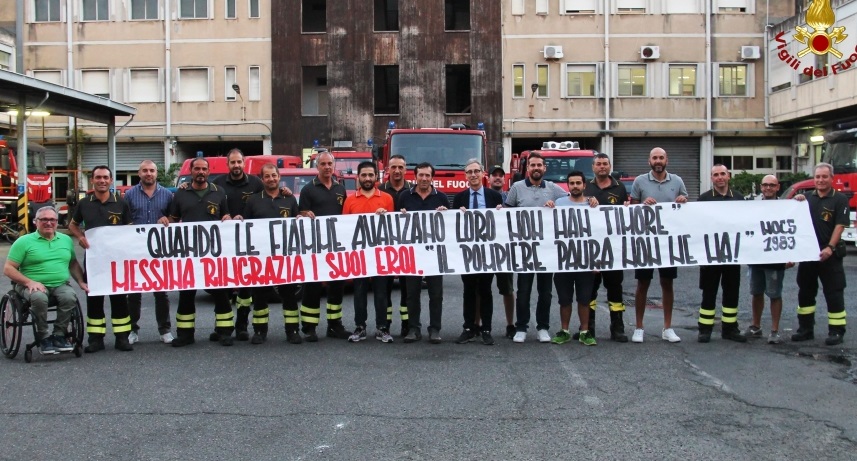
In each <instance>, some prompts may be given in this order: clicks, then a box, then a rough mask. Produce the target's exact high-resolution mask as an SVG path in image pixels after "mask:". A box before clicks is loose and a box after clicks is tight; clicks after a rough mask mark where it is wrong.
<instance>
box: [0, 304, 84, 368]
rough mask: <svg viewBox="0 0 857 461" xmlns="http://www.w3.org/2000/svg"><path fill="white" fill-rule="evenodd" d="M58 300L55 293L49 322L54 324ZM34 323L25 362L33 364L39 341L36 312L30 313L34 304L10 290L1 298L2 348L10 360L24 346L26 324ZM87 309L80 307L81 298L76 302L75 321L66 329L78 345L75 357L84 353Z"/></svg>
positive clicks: (72, 315) (75, 344) (49, 307)
mask: <svg viewBox="0 0 857 461" xmlns="http://www.w3.org/2000/svg"><path fill="white" fill-rule="evenodd" d="M56 306H57V300H56V299H55V298H54V297H53V296H51V297H50V299H49V300H48V325H51V324H53V323H54V321H55V320H56V316H55V315H54V318H53V319H51V316H50V313H51V312H53V313H56V311H57V307H56ZM27 325H31V326H32V327H33V342H32V343H29V344H25V346H26V350H24V361H25V362H27V363H30V362H32V361H33V348H34V347H36V346H38V344H39V341H38V340H37V339H36V338H37V337H38V335H37V332H36V322H35V318H34V316H33V314H32V313H31V312H30V304H29V302H27V301H25V300H24V299H23V298H21V296H20V295H19V294H18V293H17V292H16V291H15V290H14V289H11V290H9V291H8V292H7V293H6V294H5V295H3V298H2V299H0V351H2V352H3V355H5V356H6V358H8V359H14V358H15V356H17V355H18V351H19V349H20V348H21V338H22V337H23V333H24V327H25V326H27ZM83 333H84V326H83V312H82V311H81V309H80V301H78V302H77V303H76V304H75V307H74V310H72V313H71V321H70V322H69V325H68V331H66V334H65V336H66V339H68V341H69V342H70V343H71V344H72V346H74V349H73V350H72V352H73V353H74V355H75V357H80V356H81V355H83Z"/></svg>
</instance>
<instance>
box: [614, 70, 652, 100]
mask: <svg viewBox="0 0 857 461" xmlns="http://www.w3.org/2000/svg"><path fill="white" fill-rule="evenodd" d="M616 77H617V79H618V83H619V88H618V92H617V95H618V96H646V66H638V65H620V66H619V67H618V71H617V76H616Z"/></svg>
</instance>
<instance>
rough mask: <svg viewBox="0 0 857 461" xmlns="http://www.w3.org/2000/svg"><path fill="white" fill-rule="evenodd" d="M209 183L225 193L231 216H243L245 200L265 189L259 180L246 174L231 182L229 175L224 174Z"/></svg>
mask: <svg viewBox="0 0 857 461" xmlns="http://www.w3.org/2000/svg"><path fill="white" fill-rule="evenodd" d="M211 182H212V183H214V184H216V185H217V186H218V187H220V188H221V189H223V190H224V191H226V201H227V203H228V204H229V213H230V214H231V215H232V216H237V215H241V216H244V204H245V203H247V199H248V198H250V196H251V195H253V194H258V193H259V192H262V190H263V189H264V188H265V186H264V185H263V184H262V180H261V179H259V178H258V177H257V176H251V175H248V174H247V173H246V172H245V173H244V177H243V178H241V179H239V180H238V181H233V180H232V178H230V177H229V174H225V175H223V176H218V177H217V178H214V180H212V181H211Z"/></svg>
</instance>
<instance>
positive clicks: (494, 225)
mask: <svg viewBox="0 0 857 461" xmlns="http://www.w3.org/2000/svg"><path fill="white" fill-rule="evenodd" d="M86 236H87V239H88V240H89V242H90V244H91V247H90V249H89V250H87V255H86V266H87V267H86V269H87V271H88V274H89V277H88V278H89V288H90V292H91V294H93V295H105V294H113V293H130V292H146V291H174V290H186V289H203V288H225V287H237V286H261V285H279V284H284V283H298V282H307V281H326V280H344V279H353V278H358V277H366V276H373V275H438V274H442V275H452V274H467V273H474V272H563V271H584V270H594V269H599V270H615V269H635V268H653V267H669V266H694V265H708V264H760V263H777V262H788V261H793V262H797V261H808V260H815V259H817V258H818V254H819V250H818V244H817V241H816V238H815V233H814V231H813V227H812V221H811V219H810V215H809V207H808V205H807V203H806V202H797V201H794V200H778V201H748V202H706V203H687V204H683V205H678V204H673V203H667V204H659V205H656V206H643V205H633V206H629V207H624V206H600V207H597V208H589V207H559V208H555V209H549V208H503V209H501V210H474V211H467V212H462V211H460V210H449V211H445V212H418V213H388V214H386V215H371V214H367V215H342V216H328V217H324V218H318V219H308V218H300V219H295V218H289V219H261V220H248V221H243V222H242V221H227V222H223V223H221V222H203V223H189V224H171V225H170V226H168V227H165V226H161V225H144V226H106V227H100V228H97V229H93V230H89V231H87V232H86Z"/></svg>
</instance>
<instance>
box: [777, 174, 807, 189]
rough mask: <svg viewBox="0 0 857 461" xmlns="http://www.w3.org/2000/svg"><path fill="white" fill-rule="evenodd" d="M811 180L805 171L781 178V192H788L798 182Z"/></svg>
mask: <svg viewBox="0 0 857 461" xmlns="http://www.w3.org/2000/svg"><path fill="white" fill-rule="evenodd" d="M809 178H811V176H810V175H808V174H806V173H804V172H803V171H799V172H797V173H787V174H784V175H782V176H781V177H780V191H784V190H786V189H787V188H788V187H789V186H791V185H792V184H794V183H796V182H800V181H803V180H804V179H809Z"/></svg>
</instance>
